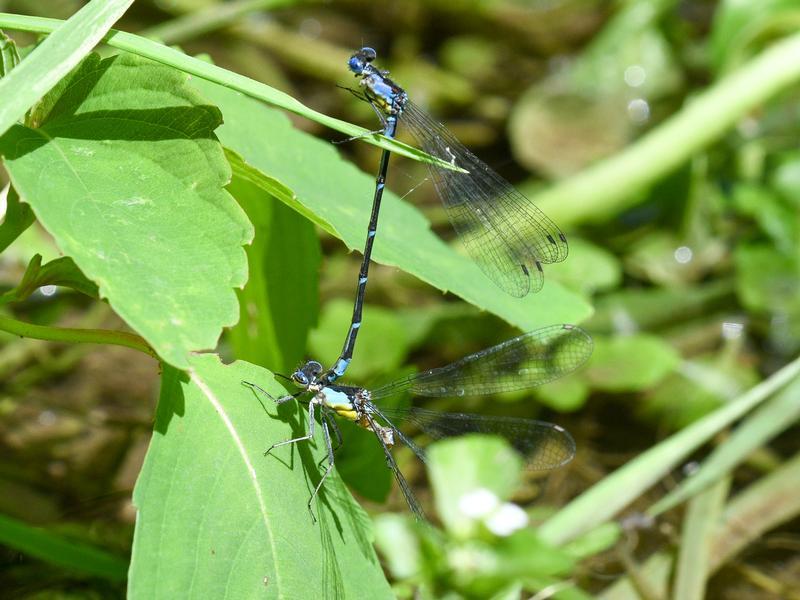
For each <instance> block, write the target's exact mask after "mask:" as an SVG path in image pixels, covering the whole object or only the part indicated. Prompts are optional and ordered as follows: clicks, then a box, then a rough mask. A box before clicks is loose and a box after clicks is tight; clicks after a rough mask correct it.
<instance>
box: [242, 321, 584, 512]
mask: <svg viewBox="0 0 800 600" xmlns="http://www.w3.org/2000/svg"><path fill="white" fill-rule="evenodd" d="M591 353H592V338H591V337H590V336H589V334H587V333H586V332H585V331H583V330H582V329H581V328H579V327H576V326H574V325H552V326H550V327H545V328H542V329H537V330H536V331H532V332H529V333H526V334H523V335H521V336H519V337H516V338H513V339H511V340H508V341H506V342H503V343H501V344H498V345H497V346H493V347H491V348H488V349H486V350H482V351H480V352H476V353H474V354H470V355H469V356H466V357H465V358H462V359H461V360H458V361H456V362H454V363H452V364H450V365H448V366H446V367H440V368H437V369H430V370H428V371H423V372H421V373H416V374H414V375H410V376H408V377H404V378H402V379H399V380H397V381H395V382H392V383H389V384H387V385H384V386H381V387H378V388H376V389H373V390H367V389H365V388H361V387H354V386H346V385H337V384H330V383H328V382H327V381H326V380H325V378H324V373H323V369H322V365H321V364H320V363H318V362H316V361H309V362H307V363H305V364H304V365H303V366H302V367H300V368H299V369H297V370H296V371H295V372H294V373H293V374H292V376H291V377H290V378H289V379H291V380H292V381H293V382H294V383H295V384H296V385H298V386H299V387H300V388H301V389H300V391H298V392H296V393H294V394H291V395H286V396H282V397H280V398H275V397H273V396H272V395H270V394H269V393H268V392H266V391H265V390H264V389H263V388H261V387H259V386H258V385H256V384H254V383H250V382H243V383H244V384H245V385H247V386H249V387H250V388H252V389H253V390H256V391H258V392H261V393H262V394H264V395H265V396H267V397H268V398H270V399H271V400H273V401H275V402H276V403H278V404H281V403H283V402H286V401H288V400H292V399H295V398H300V397H302V396H304V395H306V394H308V395H309V396H310V397H309V399H308V413H309V420H308V433H307V434H306V435H304V436H301V437H298V438H294V439H290V440H285V441H282V442H277V443H275V444H273V445H272V446H270V447H269V448H268V449H267V450H266V452H265V453H264V454H265V455H266V454H269V453H270V452H272V450H274V449H275V448H277V447H279V446H283V445H286V444H294V443H297V442H300V441H308V440H311V439H313V437H314V431H315V424H316V415H317V411H319V417H320V424H321V426H322V433H323V439H324V441H325V448H326V452H327V462H328V465H327V467H326V469H325V472H324V473H323V475H322V477H321V478H320V480H319V483H318V484H317V486H316V487H315V489H314V491H313V493H312V494H311V497H310V498H309V500H308V508H309V511H311V514H312V517H313V514H314V513H313V511H312V510H311V506H312V503H313V501H314V499H315V498H316V496H317V494H318V493H319V490H320V488H321V487H322V484H323V482H324V481H325V478H326V477H327V476H328V475H329V474H330V472H331V470H332V469H333V467H334V462H335V459H334V446H333V443H332V437H331V435H332V434H331V432H333V435H334V436H335V437H336V439H337V442H338V444H341V434H340V433H339V428H338V426H337V424H336V420H335V419H334V416H339V417H341V418H344V419H347V420H349V421H353V422H354V423H356V424H357V425H359V426H361V427H363V428H364V429H366V430H368V431H371V432H373V433H374V434H375V437H376V439H377V440H378V442H379V443H380V445H381V447H382V448H383V452H384V454H385V456H386V462H387V464H388V466H389V468H390V469H391V470H392V471H393V472H394V475H395V478H396V479H397V482H398V484H399V486H400V489H401V491H402V492H403V495H404V497H405V499H406V501H407V502H408V505H409V507H410V508H411V510H412V511H413V512H414V514H415V515H416V516H417V517H419V518H424V512H423V510H422V508H421V506H420V504H419V502H418V501H417V499H416V498H415V497H414V494H413V493H412V491H411V488H410V486H409V485H408V482H407V481H406V479H405V477H403V474H402V473H401V472H400V470H399V469H398V468H397V463H396V462H395V460H394V457H393V456H392V454H391V452H390V449H391V448H392V446H394V445H395V444H397V442H398V441H400V442H402V443H403V444H405V445H406V446H408V447H409V448H410V449H411V450H412V451H413V452H414V453H415V454H416V455H417V456H418V457H419V458H420V459H421V460H422V461H425V452H424V450H423V449H422V448H420V447H419V446H418V445H417V444H416V443H415V442H414V441H412V440H411V439H410V438H409V437H408V436H407V435H406V434H405V433H403V431H402V430H401V429H400V427H401V425H402V424H403V423H409V424H411V425H414V426H416V427H418V428H419V429H420V430H421V431H423V432H424V433H426V434H428V436H430V437H431V438H433V439H440V438H443V437H450V436H457V435H463V434H465V433H489V434H498V435H501V436H503V437H505V438H506V439H508V440H509V442H510V443H511V444H512V445H513V446H514V447H515V448H516V449H517V450H518V451H520V453H522V454H523V455H524V456H525V458H526V461H527V465H528V467H529V468H530V469H533V470H540V471H544V470H549V469H554V468H556V467H559V466H561V465H564V464H566V463H567V462H569V461H570V460H571V459H572V457H573V456H574V454H575V442H574V441H573V439H572V437H571V436H570V435H569V433H568V432H567V431H566V430H564V429H563V428H562V427H560V426H558V425H554V424H552V423H546V422H543V421H535V420H532V419H522V418H513V417H492V416H486V415H477V414H467V413H444V412H438V411H432V410H426V409H423V408H418V407H409V408H402V409H400V408H388V407H383V406H381V402H380V401H381V400H382V399H384V398H389V397H391V396H395V395H397V394H399V393H401V392H406V391H409V392H411V394H413V395H416V396H429V397H445V396H453V397H462V396H477V395H486V394H496V393H500V392H508V391H513V390H521V389H526V388H531V387H534V386H537V385H541V384H543V383H547V382H549V381H554V380H555V379H558V378H559V377H562V376H564V375H566V374H567V373H570V372H572V371H574V370H575V369H577V368H578V367H580V366H581V365H582V364H583V363H584V362H586V360H587V359H588V358H589V356H590V355H591Z"/></svg>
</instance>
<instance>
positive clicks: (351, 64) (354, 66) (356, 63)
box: [347, 56, 364, 75]
mask: <svg viewBox="0 0 800 600" xmlns="http://www.w3.org/2000/svg"><path fill="white" fill-rule="evenodd" d="M347 67H348V68H349V69H350V70H351V71H352V72H353V73H354V74H356V75H361V73H363V72H364V61H362V60H361V59H360V58H359V57H358V56H351V57H350V60H348V61H347Z"/></svg>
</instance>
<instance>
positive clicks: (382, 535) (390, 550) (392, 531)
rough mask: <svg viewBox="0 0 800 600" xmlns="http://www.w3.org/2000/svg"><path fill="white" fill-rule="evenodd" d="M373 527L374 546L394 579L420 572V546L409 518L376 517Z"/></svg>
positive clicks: (403, 516) (400, 516)
mask: <svg viewBox="0 0 800 600" xmlns="http://www.w3.org/2000/svg"><path fill="white" fill-rule="evenodd" d="M374 527H375V546H376V547H377V548H378V551H379V552H380V553H381V554H382V555H383V556H384V558H385V560H386V566H387V568H388V569H389V572H390V573H391V574H392V577H394V579H399V580H402V579H408V578H410V577H413V576H414V575H417V574H418V573H420V571H422V566H423V565H422V556H421V550H420V544H419V540H418V538H417V535H416V531H415V530H414V525H413V524H412V521H411V518H410V517H408V516H406V515H394V514H388V513H387V514H381V515H377V516H376V517H375V523H374Z"/></svg>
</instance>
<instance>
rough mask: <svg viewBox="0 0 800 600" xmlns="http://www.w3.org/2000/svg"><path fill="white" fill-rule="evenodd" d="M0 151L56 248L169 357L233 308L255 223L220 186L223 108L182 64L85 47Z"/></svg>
mask: <svg viewBox="0 0 800 600" xmlns="http://www.w3.org/2000/svg"><path fill="white" fill-rule="evenodd" d="M32 120H33V121H34V122H36V123H37V124H38V125H39V127H38V128H37V129H31V128H27V127H23V126H21V125H16V126H14V127H13V128H12V129H11V130H10V131H9V132H8V133H7V134H6V135H5V136H3V138H0V151H2V153H3V154H4V156H5V160H6V168H7V169H8V172H9V174H10V176H11V180H12V182H13V183H14V186H15V187H16V188H17V190H18V191H19V193H20V195H21V196H23V197H24V198H25V200H26V201H27V202H28V203H29V204H30V205H31V207H32V208H33V211H34V213H35V214H36V217H37V218H38V220H39V221H40V222H41V224H42V225H43V226H44V227H45V229H47V230H48V232H50V233H51V234H52V235H53V237H54V238H55V241H56V243H57V244H58V246H59V248H60V249H61V251H62V252H63V253H64V254H66V255H67V256H70V257H71V258H72V259H73V260H74V261H75V264H76V265H77V266H78V267H79V268H80V270H81V271H82V272H83V273H84V274H85V275H86V276H87V277H88V278H89V279H91V280H93V281H95V282H96V283H97V284H98V286H99V289H100V295H101V296H102V297H105V298H108V300H109V302H110V304H111V306H112V307H113V308H114V310H115V311H116V312H117V313H118V314H119V315H120V316H121V317H122V318H124V319H125V320H126V321H127V322H128V324H129V325H130V326H131V327H133V328H134V329H135V330H136V331H137V332H138V333H139V334H141V335H142V337H144V338H145V339H146V340H147V341H148V342H149V343H150V344H151V345H152V346H153V348H154V349H155V350H156V351H157V352H158V354H159V355H160V356H161V358H163V359H164V360H165V361H167V362H169V363H171V364H173V365H178V366H180V365H186V364H187V353H188V352H190V351H192V350H199V349H204V348H210V347H214V346H215V345H216V342H217V338H218V337H219V334H220V332H221V330H222V328H223V327H225V326H227V325H232V324H233V323H235V322H236V321H237V319H238V303H237V299H236V295H235V294H234V291H233V289H231V288H233V287H235V286H241V285H243V284H244V282H245V280H246V277H247V263H246V256H245V252H244V249H243V248H241V246H242V245H243V244H245V243H247V242H248V241H249V240H250V239H252V235H253V230H252V226H251V225H250V223H249V222H248V221H247V217H246V216H245V214H244V213H243V211H242V209H241V208H240V207H239V206H238V205H237V204H236V202H234V201H233V199H232V198H231V197H230V195H228V193H227V192H226V191H224V190H223V189H222V188H223V186H224V185H225V184H226V183H227V182H228V180H229V178H230V170H229V166H228V164H227V162H226V161H225V158H224V155H223V153H222V149H221V147H220V145H219V143H218V141H217V139H216V138H215V137H214V133H213V130H214V128H215V127H217V126H218V125H219V121H220V115H219V112H218V111H217V110H216V109H215V108H213V107H210V106H208V105H207V104H206V103H205V102H204V101H203V100H201V99H200V98H199V97H198V96H197V94H196V93H195V92H194V91H193V90H191V89H190V88H189V87H188V86H187V85H186V76H185V75H184V74H182V73H180V72H179V71H176V70H174V69H170V68H167V67H164V66H162V65H159V64H156V63H153V62H150V61H145V60H142V59H140V58H137V57H134V56H129V55H124V56H117V57H113V58H109V59H105V60H102V61H101V60H99V59H98V58H97V57H96V56H91V57H89V58H88V59H87V60H86V61H84V63H83V64H82V65H81V66H80V67H79V68H78V69H77V70H76V71H75V72H74V73H72V74H71V75H70V76H69V77H67V78H65V80H64V81H62V82H61V83H60V84H59V85H58V86H57V87H56V88H55V89H54V90H53V92H52V93H51V94H49V95H48V96H47V98H45V99H44V100H43V101H42V102H40V103H39V105H37V107H36V109H35V111H34V112H33V115H32Z"/></svg>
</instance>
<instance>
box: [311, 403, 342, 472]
mask: <svg viewBox="0 0 800 600" xmlns="http://www.w3.org/2000/svg"><path fill="white" fill-rule="evenodd" d="M322 418H323V419H325V420H326V421H328V426H329V427H330V429H331V431H333V433H334V437H335V438H336V446H335V447H334V448H333V453H334V454H336V453H337V452H338V451H339V448H341V447H342V444H343V440H342V432H341V430H340V429H339V424H338V423H337V422H336V418H335V417H334V416H333V415H332V414H331V413H330V411H328V410H324V409H323V411H322ZM325 460H326V457H325V456H323V457H322V458H320V459H319V461H317V466H318V467H319V466H321V465H322V463H324V462H325Z"/></svg>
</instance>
